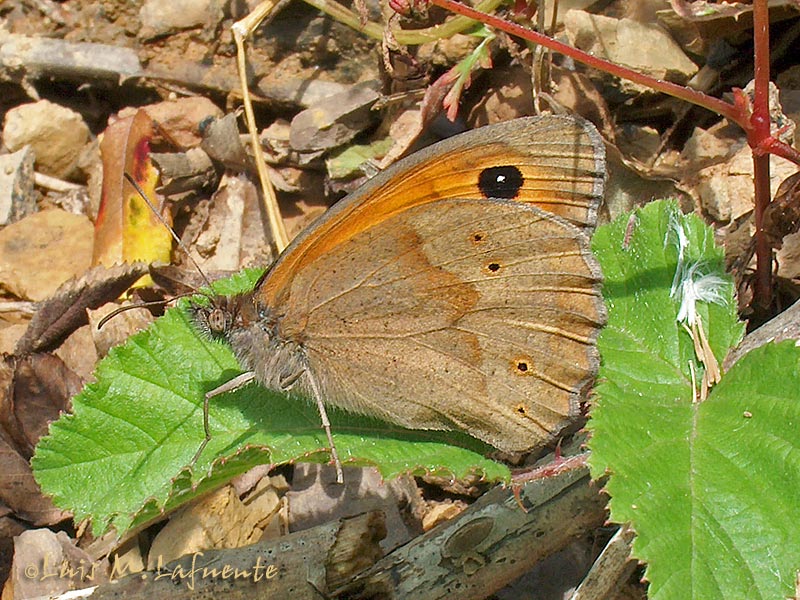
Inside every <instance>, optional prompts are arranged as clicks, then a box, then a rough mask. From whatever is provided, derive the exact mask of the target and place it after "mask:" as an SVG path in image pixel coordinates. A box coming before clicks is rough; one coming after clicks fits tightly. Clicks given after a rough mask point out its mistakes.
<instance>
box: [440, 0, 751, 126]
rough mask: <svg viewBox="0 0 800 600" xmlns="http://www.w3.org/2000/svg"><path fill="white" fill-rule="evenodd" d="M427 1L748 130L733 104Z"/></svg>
mask: <svg viewBox="0 0 800 600" xmlns="http://www.w3.org/2000/svg"><path fill="white" fill-rule="evenodd" d="M430 1H431V4H436V5H437V6H441V7H442V8H445V9H447V10H449V11H451V12H454V13H457V14H460V15H464V16H465V17H469V18H471V19H475V20H476V21H480V22H482V23H485V24H486V25H490V26H492V27H496V28H497V29H500V30H501V31H505V32H506V33H509V34H511V35H515V36H517V37H521V38H522V39H525V40H528V41H531V42H534V43H535V44H541V45H542V46H545V47H546V48H550V49H551V50H555V51H556V52H559V53H561V54H564V55H566V56H569V57H571V58H573V59H575V60H577V61H578V62H581V63H583V64H585V65H588V66H590V67H594V68H595V69H600V70H601V71H605V72H607V73H611V74H612V75H616V76H618V77H622V78H623V79H627V80H629V81H633V82H634V83H638V84H641V85H644V86H646V87H648V88H651V89H653V90H656V91H659V92H663V93H665V94H668V95H670V96H674V97H675V98H680V99H681V100H685V101H686V102H691V103H692V104H696V105H697V106H702V107H704V108H707V109H708V110H710V111H713V112H715V113H717V114H719V115H722V116H723V117H726V118H728V119H729V120H730V121H733V122H734V123H737V124H738V125H739V126H741V127H742V128H743V129H745V130H748V129H749V123H748V122H747V118H746V116H745V115H744V114H743V113H742V112H741V111H740V110H738V109H737V107H736V106H734V105H733V104H730V103H728V102H725V101H723V100H720V99H718V98H714V97H712V96H708V95H707V94H704V93H702V92H698V91H697V90H693V89H691V88H687V87H684V86H682V85H678V84H676V83H672V82H669V81H664V80H663V79H655V78H654V77H650V76H648V75H644V74H642V73H638V72H636V71H634V70H632V69H628V68H627V67H623V66H621V65H618V64H615V63H612V62H609V61H607V60H604V59H602V58H598V57H596V56H593V55H592V54H589V53H588V52H584V51H583V50H578V49H577V48H573V47H572V46H569V45H567V44H564V43H562V42H559V41H558V40H554V39H553V38H550V37H547V36H546V35H543V34H541V33H538V32H536V31H533V30H531V29H527V28H526V27H523V26H521V25H517V24H516V23H511V22H510V21H506V20H505V19H501V18H500V17H496V16H494V15H490V14H487V13H483V12H480V11H478V10H475V9H474V8H471V7H469V6H466V5H464V4H461V3H459V2H455V1H454V0H430Z"/></svg>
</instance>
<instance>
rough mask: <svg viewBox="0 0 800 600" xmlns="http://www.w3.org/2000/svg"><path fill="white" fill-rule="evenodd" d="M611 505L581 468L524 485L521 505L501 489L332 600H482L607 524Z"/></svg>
mask: <svg viewBox="0 0 800 600" xmlns="http://www.w3.org/2000/svg"><path fill="white" fill-rule="evenodd" d="M606 500H607V498H606V496H605V495H603V494H602V493H601V492H600V486H599V485H597V484H595V483H592V482H591V478H590V475H589V470H588V468H587V467H586V466H585V465H582V464H581V465H579V466H578V467H576V468H574V469H569V470H566V471H563V472H558V473H556V474H555V475H553V476H551V477H542V478H539V479H535V480H533V481H529V482H527V483H526V484H524V485H523V486H521V488H519V501H518V499H517V498H516V497H515V494H514V491H513V489H510V488H503V487H497V488H495V489H493V490H490V491H489V492H487V493H486V494H484V495H483V496H482V497H481V498H479V499H478V500H477V501H476V502H475V503H474V504H473V505H472V506H470V507H469V508H468V509H467V510H465V511H464V512H463V513H461V514H460V515H459V516H457V517H455V518H454V519H452V520H450V521H447V522H446V523H443V524H442V525H440V526H438V527H436V528H434V529H433V530H431V531H429V532H428V533H426V534H425V535H422V536H420V537H418V538H416V539H414V540H413V541H411V542H409V543H408V544H406V545H404V546H401V547H400V548H397V549H396V550H395V551H393V552H392V553H390V554H389V555H387V556H386V557H385V558H383V559H382V560H380V561H378V562H377V563H376V564H375V565H374V566H372V567H371V568H370V569H369V570H368V571H366V572H364V573H362V574H360V575H359V576H358V577H356V578H355V579H354V580H353V581H351V582H350V583H349V584H347V585H345V586H343V587H342V588H340V589H337V590H335V591H334V594H333V595H334V597H338V598H348V599H356V598H361V599H366V598H387V599H401V598H409V599H413V600H428V599H433V598H453V597H456V596H457V597H458V598H459V600H468V599H475V600H478V599H482V598H485V597H486V596H488V595H490V594H492V593H494V592H496V591H497V590H499V589H501V588H503V587H504V586H506V585H507V584H508V583H510V582H512V581H514V580H515V579H516V578H518V577H519V576H520V575H522V574H523V573H525V572H527V571H528V570H530V569H531V568H532V567H533V566H534V565H535V564H536V563H538V562H539V561H541V560H542V559H544V558H545V557H547V556H549V555H550V554H552V553H554V552H556V551H558V550H560V549H562V548H564V547H566V546H567V545H568V544H569V543H570V542H571V541H572V540H573V539H575V538H576V537H577V536H580V535H583V534H585V533H587V532H588V531H591V530H592V529H594V528H596V527H598V526H600V525H602V524H603V522H604V521H605V518H606V511H605V505H606ZM522 506H524V507H525V509H526V510H523V509H522ZM526 511H527V512H526Z"/></svg>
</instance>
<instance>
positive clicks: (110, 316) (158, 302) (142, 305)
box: [97, 292, 196, 330]
mask: <svg viewBox="0 0 800 600" xmlns="http://www.w3.org/2000/svg"><path fill="white" fill-rule="evenodd" d="M195 293H196V292H186V293H185V294H178V295H177V296H173V297H172V298H170V299H169V300H151V301H150V302H139V303H138V304H129V305H128V306H120V307H119V308H117V309H115V310H112V311H111V312H110V313H108V314H107V315H106V316H105V317H103V318H102V319H100V322H99V323H97V329H98V330H99V329H101V328H102V327H103V325H105V324H106V323H108V322H109V321H110V320H111V319H113V318H114V317H116V316H117V315H118V314H120V313H124V312H125V311H128V310H133V309H134V308H147V307H148V306H158V305H162V306H163V305H165V304H167V303H168V302H172V301H173V300H180V299H181V298H186V297H187V296H194V295H195Z"/></svg>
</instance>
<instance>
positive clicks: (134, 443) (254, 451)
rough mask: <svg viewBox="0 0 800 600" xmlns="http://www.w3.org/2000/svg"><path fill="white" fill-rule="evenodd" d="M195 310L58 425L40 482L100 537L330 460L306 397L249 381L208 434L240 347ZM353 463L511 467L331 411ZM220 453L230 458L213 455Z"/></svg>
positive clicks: (150, 336)
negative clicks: (246, 477)
mask: <svg viewBox="0 0 800 600" xmlns="http://www.w3.org/2000/svg"><path fill="white" fill-rule="evenodd" d="M258 275H259V272H257V271H250V272H246V273H244V274H240V275H239V276H236V277H234V278H231V279H230V280H226V281H222V282H218V283H216V284H215V285H214V289H215V290H216V291H217V292H218V293H224V294H231V293H236V292H241V291H244V290H246V289H248V288H252V286H253V284H254V283H255V280H256V279H257V278H258ZM187 304H188V303H186V302H184V303H182V304H181V305H179V306H178V307H177V308H174V309H171V310H169V311H167V313H166V314H165V315H164V317H162V318H160V319H158V320H157V321H156V322H155V323H154V324H153V325H152V326H151V327H150V328H149V329H148V330H146V331H144V332H142V333H139V334H137V335H135V336H133V337H131V338H130V339H129V340H128V341H127V342H126V343H125V344H124V345H122V346H119V347H117V348H114V349H113V350H112V351H111V352H110V353H109V355H108V356H107V357H106V358H105V359H103V360H102V361H101V362H100V363H99V364H98V367H97V371H96V373H95V377H96V382H95V383H91V384H89V385H87V386H86V387H85V388H84V390H83V391H82V392H81V393H80V394H79V395H78V396H76V397H75V398H74V399H73V414H72V415H66V416H64V417H62V418H61V419H59V420H58V421H56V422H55V423H53V424H52V425H51V427H50V433H49V435H48V436H46V437H44V438H42V440H41V441H40V442H39V445H38V446H37V448H36V454H35V456H34V457H33V460H32V463H33V468H34V474H35V476H36V479H37V481H38V482H39V484H40V485H41V487H42V490H43V491H44V492H45V493H46V494H50V495H52V496H53V498H54V501H55V503H56V505H58V506H59V507H61V508H64V509H68V510H71V511H73V512H74V514H75V519H76V521H82V520H83V519H86V518H91V519H92V524H93V531H94V533H95V534H96V535H99V534H101V533H103V532H104V531H105V530H106V528H107V527H108V526H109V525H113V526H114V527H116V529H117V531H118V532H119V533H120V534H121V533H122V532H123V531H125V530H126V529H128V528H129V527H131V526H135V525H138V524H141V523H143V522H146V521H147V520H149V519H151V518H153V517H156V516H158V515H159V514H161V513H162V512H164V511H167V510H171V509H173V508H175V507H176V506H178V505H179V504H181V503H183V502H185V501H187V500H189V499H191V498H193V497H196V496H198V495H200V494H202V493H204V492H206V491H208V490H209V489H212V488H215V487H218V486H220V485H222V484H223V483H225V482H226V481H228V480H230V479H231V478H232V477H234V476H236V475H238V474H240V473H243V472H245V471H247V470H248V469H249V468H251V467H253V466H255V465H257V464H263V463H265V462H272V463H276V464H277V463H289V462H294V461H306V462H309V461H310V462H327V461H328V460H329V455H328V452H326V451H325V450H324V448H326V447H327V438H326V437H325V433H324V431H323V430H322V429H321V426H320V417H319V413H318V412H317V408H316V406H315V405H313V404H312V403H310V402H308V401H306V400H305V399H303V398H298V397H290V396H287V395H285V394H280V393H275V392H270V391H267V390H265V389H263V388H261V387H259V386H257V385H250V386H247V387H245V388H242V389H240V390H237V391H235V392H231V393H229V394H224V395H221V396H218V397H215V398H213V399H212V401H211V402H210V410H209V421H210V427H211V435H212V439H211V441H210V442H209V444H208V446H207V447H206V449H205V450H204V452H203V454H202V455H201V456H200V459H199V460H198V463H197V464H196V466H195V468H194V469H193V472H192V470H190V469H188V467H187V465H189V463H190V461H191V459H192V456H193V455H194V453H195V451H196V450H197V448H198V446H199V445H200V443H201V442H202V440H203V438H204V434H203V409H202V403H203V396H204V394H205V392H207V391H209V390H212V389H214V388H216V387H217V386H219V385H220V384H221V383H223V382H225V381H228V380H229V379H231V378H232V377H234V376H236V375H238V374H240V373H241V372H242V370H241V368H240V367H239V365H238V364H237V362H236V359H235V357H234V356H233V353H232V352H231V350H230V348H229V347H228V346H226V345H225V344H222V343H217V342H212V341H208V340H205V339H203V338H202V337H201V336H200V335H199V334H198V332H197V331H196V330H195V328H194V327H193V326H192V324H191V321H190V316H189V313H188V312H187V309H186V307H187ZM329 416H330V420H331V425H332V429H333V433H334V437H335V440H336V446H337V449H338V451H339V455H340V458H341V460H342V462H343V463H344V464H345V466H347V465H355V466H367V465H375V466H377V467H378V469H379V470H380V472H381V474H382V475H383V476H384V477H386V478H391V477H395V476H397V475H398V474H401V473H414V474H424V473H436V474H439V475H443V476H455V477H461V476H465V475H467V474H469V473H477V474H478V475H482V476H483V477H484V478H485V479H487V480H490V481H497V480H507V479H508V478H509V471H508V468H507V467H505V466H504V465H501V464H498V463H496V462H493V461H491V460H488V459H486V458H484V457H483V456H482V455H481V454H480V453H481V452H485V451H486V449H487V448H488V447H487V446H485V445H484V444H482V443H481V442H478V441H476V440H473V439H472V438H469V437H468V436H466V435H463V434H459V433H457V432H425V431H409V430H405V429H402V428H400V427H397V426H394V425H391V424H388V423H384V422H381V421H377V420H374V419H370V418H366V417H362V416H358V415H353V414H348V413H344V412H341V411H337V410H330V409H329ZM214 457H219V458H216V459H214Z"/></svg>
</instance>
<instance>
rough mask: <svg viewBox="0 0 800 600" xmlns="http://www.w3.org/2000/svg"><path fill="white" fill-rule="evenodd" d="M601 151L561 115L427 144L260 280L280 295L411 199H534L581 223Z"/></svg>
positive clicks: (598, 175)
mask: <svg viewBox="0 0 800 600" xmlns="http://www.w3.org/2000/svg"><path fill="white" fill-rule="evenodd" d="M604 157H605V151H604V147H603V142H602V140H601V139H600V136H599V134H598V133H597V130H596V129H595V128H594V127H593V126H592V125H591V124H589V123H588V122H587V121H584V120H583V119H579V118H575V117H567V116H547V117H525V118H520V119H514V120H512V121H506V122H504V123H499V124H496V125H490V126H487V127H482V128H480V129H476V130H474V131H470V132H467V133H464V134H461V135H458V136H454V137H452V138H449V139H447V140H444V141H442V142H439V143H437V144H434V145H432V146H430V147H428V148H426V149H424V150H422V151H420V152H416V153H414V154H412V155H411V156H409V157H408V158H406V159H403V160H402V161H399V162H398V163H396V164H395V165H393V166H392V167H390V168H389V169H386V170H385V171H383V172H382V173H380V174H379V175H377V176H376V177H374V178H373V179H371V180H370V181H368V182H367V183H366V184H365V185H363V186H362V187H361V188H359V189H358V190H357V191H356V192H354V193H353V194H351V195H350V196H348V197H347V198H345V199H344V200H342V201H340V202H338V203H337V204H336V205H335V206H334V207H333V208H331V209H330V210H329V211H328V212H327V213H325V215H323V216H322V217H321V218H320V219H319V220H317V221H316V222H315V223H313V224H312V225H311V226H310V227H309V228H307V229H306V230H305V231H304V232H303V233H301V234H300V235H299V236H298V237H297V238H295V240H294V241H293V242H292V243H291V244H290V246H289V247H288V248H287V249H286V250H285V251H284V252H283V254H282V255H281V256H280V258H279V259H278V261H277V262H276V263H275V264H274V265H273V267H272V268H271V269H270V271H269V273H268V274H267V276H266V277H265V278H264V280H263V282H262V283H261V285H260V287H259V296H260V298H261V300H262V301H263V302H264V303H265V304H266V305H268V306H279V305H281V304H282V303H284V302H285V301H286V299H285V298H283V295H284V294H285V293H287V292H288V290H290V289H291V280H292V278H293V277H294V276H295V274H297V273H299V272H302V271H303V270H304V269H306V268H311V269H316V261H317V260H318V259H319V258H320V257H322V256H325V255H326V254H327V253H328V252H329V251H330V250H332V249H333V248H335V247H336V246H337V245H339V244H343V243H345V242H347V241H348V240H349V239H351V238H352V237H353V236H355V235H357V234H358V233H359V232H360V231H362V230H363V229H364V228H365V227H366V226H373V225H376V224H378V223H380V222H381V221H383V220H385V219H389V218H391V217H393V216H394V215H396V214H398V213H400V212H403V211H405V210H407V209H409V208H411V207H413V206H419V205H423V204H427V203H429V202H437V201H440V200H446V199H448V198H505V199H513V200H515V201H518V202H523V203H526V204H532V205H534V206H538V207H539V208H542V209H544V210H546V211H548V212H550V213H552V214H555V215H558V216H561V217H564V218H565V219H566V220H568V221H569V222H571V223H573V224H575V225H577V226H578V227H580V228H582V229H586V230H592V229H593V228H594V226H595V224H596V221H597V209H598V206H599V204H600V200H601V198H602V192H603V180H604V177H605V158H604Z"/></svg>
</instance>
